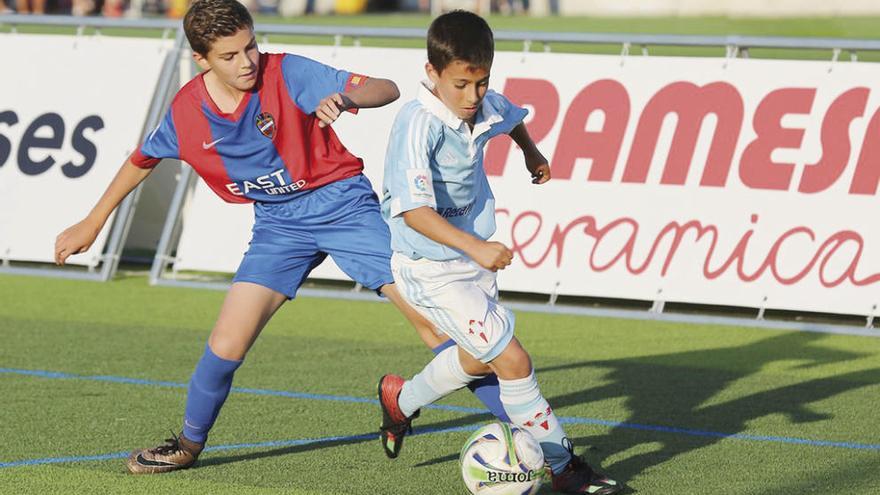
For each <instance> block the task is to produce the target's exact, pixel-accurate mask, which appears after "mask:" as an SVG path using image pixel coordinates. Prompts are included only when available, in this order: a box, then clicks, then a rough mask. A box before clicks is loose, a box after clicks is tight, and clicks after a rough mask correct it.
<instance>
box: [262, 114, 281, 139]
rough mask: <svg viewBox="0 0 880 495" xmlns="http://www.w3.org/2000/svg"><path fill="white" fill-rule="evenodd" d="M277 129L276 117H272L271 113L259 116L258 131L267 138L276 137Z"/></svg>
mask: <svg viewBox="0 0 880 495" xmlns="http://www.w3.org/2000/svg"><path fill="white" fill-rule="evenodd" d="M277 127H278V126H276V125H275V117H272V114H271V113H268V112H263V113H261V114H260V115H257V129H259V130H260V132H262V133H263V135H264V136H266V137H267V138H269V139H273V138H274V137H275V129H277Z"/></svg>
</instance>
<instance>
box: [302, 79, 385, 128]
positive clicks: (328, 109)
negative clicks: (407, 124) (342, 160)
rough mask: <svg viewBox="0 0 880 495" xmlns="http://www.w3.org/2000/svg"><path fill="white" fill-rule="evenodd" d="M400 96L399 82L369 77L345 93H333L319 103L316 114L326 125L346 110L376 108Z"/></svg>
mask: <svg viewBox="0 0 880 495" xmlns="http://www.w3.org/2000/svg"><path fill="white" fill-rule="evenodd" d="M399 97H400V90H398V89H397V84H395V83H394V81H391V80H389V79H376V78H372V77H371V78H369V79H367V80H366V82H365V83H364V84H361V85H359V86H356V87H354V88H352V89H351V90H350V91H346V92H345V93H333V94H332V95H330V96H328V97H326V98H324V99H323V100H321V102H320V103H318V108H317V109H316V110H315V115H316V116H317V117H318V119H320V120H321V122H319V123H318V125H319V126H320V127H326V126H328V125H330V124H332V123H333V122H335V121H336V119H338V118H339V116H340V115H341V114H342V112H344V111H346V110H351V109H356V108H375V107H381V106H385V105H387V104H389V103H391V102H392V101H394V100H396V99H398V98H399Z"/></svg>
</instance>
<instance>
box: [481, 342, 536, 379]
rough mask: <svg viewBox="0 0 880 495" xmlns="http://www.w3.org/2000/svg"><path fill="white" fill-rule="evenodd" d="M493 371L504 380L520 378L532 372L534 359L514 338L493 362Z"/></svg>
mask: <svg viewBox="0 0 880 495" xmlns="http://www.w3.org/2000/svg"><path fill="white" fill-rule="evenodd" d="M489 366H490V367H491V369H492V371H494V372H495V374H496V375H498V378H501V379H502V380H518V379H520V378H526V377H528V376H529V375H530V374H531V373H532V360H531V358H530V357H529V353H528V352H526V350H525V349H523V347H522V346H521V345H520V343H519V341H518V340H516V338H513V339H512V340H511V341H510V343H509V344H508V345H507V347H505V348H504V350H503V351H501V354H499V355H498V357H496V358H495V359H494V360H492V362H491V363H489Z"/></svg>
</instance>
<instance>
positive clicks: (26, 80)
mask: <svg viewBox="0 0 880 495" xmlns="http://www.w3.org/2000/svg"><path fill="white" fill-rule="evenodd" d="M172 44H173V41H172V40H159V39H155V40H146V39H130V38H115V37H102V36H79V37H77V36H45V35H29V34H28V35H23V34H0V53H2V54H3V66H4V67H3V77H0V258H3V259H10V260H21V261H37V262H50V261H52V260H53V259H54V256H53V248H54V243H55V236H56V235H57V234H58V233H59V232H61V231H62V230H63V229H64V228H66V227H67V226H69V225H71V224H72V223H74V222H77V221H79V220H81V219H82V218H83V217H85V215H86V214H87V213H88V212H89V211H90V210H91V208H92V207H93V206H94V205H95V203H96V202H97V201H98V198H99V197H100V196H101V194H102V193H103V192H104V190H105V188H106V187H107V185H108V184H109V183H110V180H111V179H112V178H113V176H114V175H115V174H116V171H117V170H119V166H120V165H122V163H123V162H124V161H125V159H126V158H127V157H128V154H129V153H130V152H131V151H132V150H133V149H134V147H135V146H136V145H137V143H138V142H139V139H140V137H141V136H140V133H141V131H142V129H143V125H144V121H145V119H146V116H147V111H148V109H149V105H150V101H151V99H152V97H153V93H154V90H155V87H156V83H157V81H158V79H159V73H160V71H161V68H162V62H163V61H164V59H165V55H166V54H167V53H168V51H169V50H170V49H171V47H172ZM111 224H112V218H111V219H110V221H108V223H107V225H108V226H109V225H111ZM108 231H109V228H105V229H104V230H103V231H102V232H101V234H100V236H99V237H98V239H97V240H96V242H95V243H94V244H93V245H92V247H91V249H90V250H89V251H88V252H86V253H83V254H81V255H77V256H73V257H71V258H70V259H69V261H68V262H69V263H73V264H80V265H91V266H94V265H97V264H98V262H99V261H100V256H101V252H102V250H103V248H104V244H105V242H106V240H107V235H108Z"/></svg>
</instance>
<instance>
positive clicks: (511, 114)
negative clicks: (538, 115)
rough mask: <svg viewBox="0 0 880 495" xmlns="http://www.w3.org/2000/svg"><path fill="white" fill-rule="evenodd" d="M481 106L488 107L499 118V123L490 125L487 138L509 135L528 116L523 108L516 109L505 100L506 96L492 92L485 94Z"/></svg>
mask: <svg viewBox="0 0 880 495" xmlns="http://www.w3.org/2000/svg"><path fill="white" fill-rule="evenodd" d="M483 105H489V106H491V108H492V111H493V112H494V113H496V114H498V115H500V116H501V118H502V119H501V121H499V122H496V123H495V124H493V125H492V127H491V129H490V130H489V133H490V135H489V137H494V136H498V135H500V134H510V132H511V131H513V129H514V128H515V127H516V126H518V125H519V124H521V123H522V121H523V120H524V119H525V118H526V116H527V115H528V114H529V111H528V110H526V109H525V108H522V107H518V106H516V105H515V104H513V102H511V101H510V100H508V99H507V97H506V96H504V95H502V94H500V93H496V92H495V91H493V90H489V91H487V92H486V96H485V98H484V99H483Z"/></svg>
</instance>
